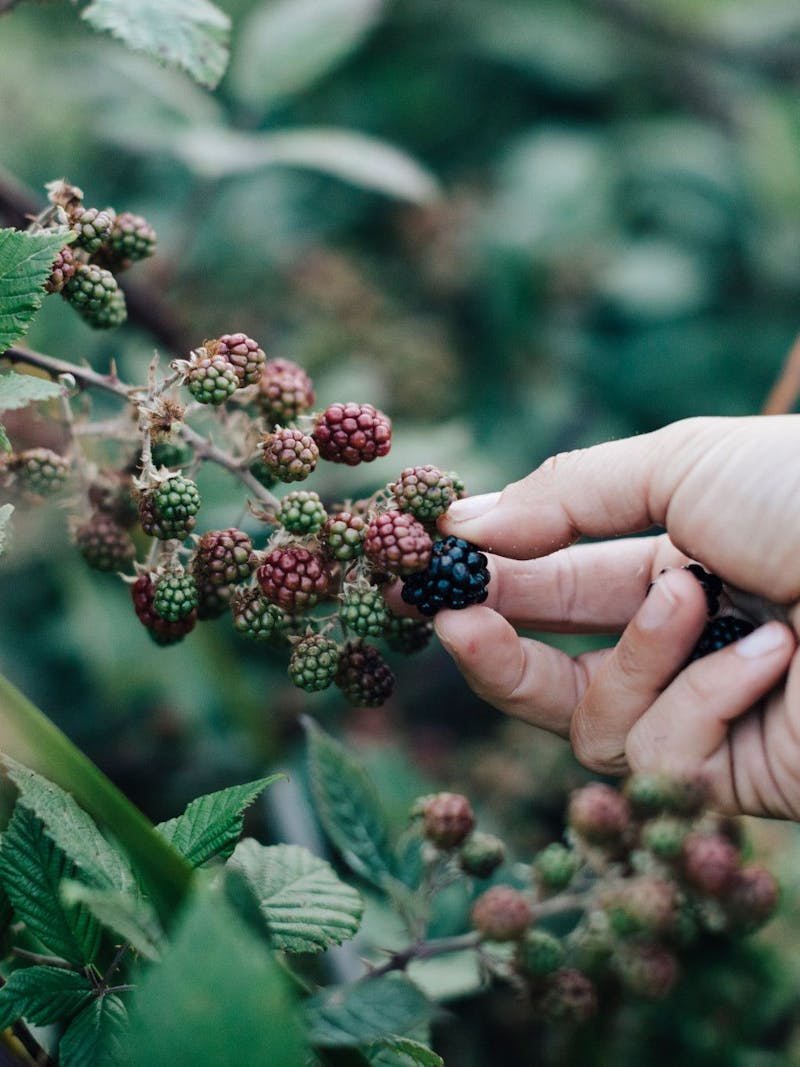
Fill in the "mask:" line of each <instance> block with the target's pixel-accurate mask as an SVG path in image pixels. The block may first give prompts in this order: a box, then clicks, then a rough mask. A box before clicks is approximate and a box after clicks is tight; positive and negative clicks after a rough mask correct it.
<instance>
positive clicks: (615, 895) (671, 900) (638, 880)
mask: <svg viewBox="0 0 800 1067" xmlns="http://www.w3.org/2000/svg"><path fill="white" fill-rule="evenodd" d="M601 903H602V904H603V905H604V907H605V911H606V913H607V914H608V918H609V922H610V924H611V929H612V930H613V931H614V932H615V933H616V934H618V935H619V936H620V937H628V936H630V935H633V934H647V935H648V936H650V937H658V936H659V935H661V934H665V933H667V932H668V931H669V930H671V928H672V926H673V924H674V922H675V917H676V914H677V907H678V895H677V887H676V885H675V884H674V882H670V881H668V880H667V879H666V878H659V877H658V876H657V875H651V874H642V875H639V876H637V877H634V878H627V879H625V880H624V881H623V882H622V883H621V884H620V885H619V886H615V887H613V888H612V889H610V890H609V891H608V894H607V896H606V897H605V898H601Z"/></svg>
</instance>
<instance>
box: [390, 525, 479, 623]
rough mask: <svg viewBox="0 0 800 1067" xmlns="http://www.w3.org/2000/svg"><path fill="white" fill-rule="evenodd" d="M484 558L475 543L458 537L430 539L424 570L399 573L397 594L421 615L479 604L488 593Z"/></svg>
mask: <svg viewBox="0 0 800 1067" xmlns="http://www.w3.org/2000/svg"><path fill="white" fill-rule="evenodd" d="M489 579H490V575H489V568H488V560H487V558H486V556H485V555H484V554H483V552H480V551H479V550H478V548H477V546H476V545H473V544H470V542H469V541H464V540H463V539H462V538H460V537H445V538H443V539H442V540H440V541H434V543H433V545H432V547H431V559H430V563H429V564H428V566H427V567H426V568H425V570H424V571H421V572H419V573H415V574H406V575H403V588H402V590H401V594H400V595H401V596H402V598H403V600H404V601H405V603H406V604H411V605H413V607H415V608H416V609H417V611H419V612H421V613H422V614H423V615H435V614H436V613H437V612H438V611H441V610H442V608H453V609H455V610H459V609H461V608H466V607H469V605H470V604H482V603H483V602H484V600H486V598H487V596H488V595H489V593H488V590H487V586H488V584H489Z"/></svg>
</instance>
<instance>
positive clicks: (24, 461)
mask: <svg viewBox="0 0 800 1067" xmlns="http://www.w3.org/2000/svg"><path fill="white" fill-rule="evenodd" d="M9 470H10V471H12V472H13V474H14V475H15V477H16V480H17V484H18V485H19V487H20V488H21V489H22V490H23V491H24V492H26V493H30V494H32V495H33V496H54V495H55V494H56V493H59V492H60V491H61V490H62V489H64V488H65V487H66V485H67V482H68V481H69V472H70V463H69V460H68V459H66V458H65V457H64V456H60V455H59V454H58V453H57V452H53V450H52V449H50V448H28V449H26V450H25V451H24V452H17V453H16V454H15V455H13V456H11V457H10V459H9Z"/></svg>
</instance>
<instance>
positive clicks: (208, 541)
mask: <svg viewBox="0 0 800 1067" xmlns="http://www.w3.org/2000/svg"><path fill="white" fill-rule="evenodd" d="M255 567H256V554H255V552H254V550H253V542H252V541H251V540H250V538H249V537H248V536H247V534H246V533H244V531H243V530H239V529H237V528H236V527H235V526H230V527H228V529H227V530H207V531H206V533H204V534H203V536H202V537H201V538H200V540H199V541H198V542H197V546H196V547H195V550H194V557H193V560H192V570H193V571H194V573H195V575H198V574H202V576H203V578H204V580H205V582H206V584H208V585H212V586H214V585H238V583H239V582H246V581H247V579H248V578H249V577H250V575H251V574H252V573H253V571H254V570H255Z"/></svg>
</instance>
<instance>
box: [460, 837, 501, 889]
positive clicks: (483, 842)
mask: <svg viewBox="0 0 800 1067" xmlns="http://www.w3.org/2000/svg"><path fill="white" fill-rule="evenodd" d="M505 858H506V846H505V845H504V844H503V842H502V841H501V840H500V838H499V837H495V835H494V834H486V833H482V832H481V831H480V830H476V831H474V832H473V833H471V834H470V835H469V837H468V838H467V840H466V841H465V842H464V843H463V845H462V846H461V848H460V849H459V852H458V862H459V866H460V867H461V870H462V871H463V872H464V874H468V875H470V876H471V877H473V878H488V877H489V875H490V874H494V872H495V871H496V870H497V868H498V867H499V866H500V865H501V863H502V862H503V860H504V859H505Z"/></svg>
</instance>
